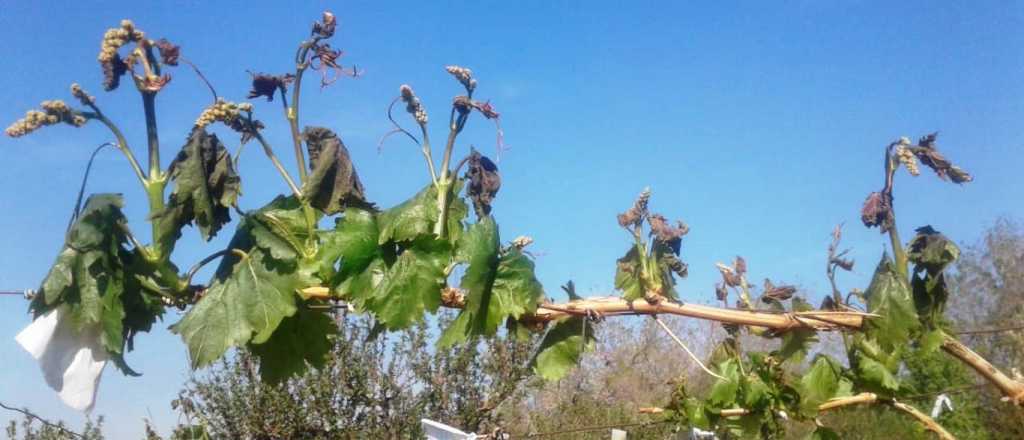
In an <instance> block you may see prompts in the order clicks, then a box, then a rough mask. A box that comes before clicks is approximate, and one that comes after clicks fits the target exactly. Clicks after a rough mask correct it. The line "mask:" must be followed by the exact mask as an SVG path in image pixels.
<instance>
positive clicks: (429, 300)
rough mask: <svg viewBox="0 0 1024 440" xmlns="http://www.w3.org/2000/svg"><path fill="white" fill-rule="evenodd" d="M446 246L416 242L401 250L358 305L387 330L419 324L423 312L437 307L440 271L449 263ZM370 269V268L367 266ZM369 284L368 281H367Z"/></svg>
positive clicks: (441, 272)
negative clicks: (369, 312)
mask: <svg viewBox="0 0 1024 440" xmlns="http://www.w3.org/2000/svg"><path fill="white" fill-rule="evenodd" d="M449 246H450V245H449V244H448V243H447V242H444V241H440V240H432V239H430V240H420V241H417V242H416V243H414V244H413V246H412V247H410V248H407V249H404V250H403V251H402V252H401V253H400V254H399V255H398V257H397V258H396V260H395V263H394V264H393V265H391V266H390V267H388V268H387V270H386V271H384V273H383V276H382V277H381V278H380V280H379V282H377V283H375V286H374V288H373V294H372V296H371V297H369V298H367V299H365V300H364V301H363V302H362V306H363V308H365V309H366V310H369V311H371V312H373V314H374V316H376V317H377V320H378V321H380V323H381V324H383V325H384V326H385V327H386V328H387V329H388V330H397V329H402V328H406V327H408V326H409V325H411V324H413V323H416V322H419V321H422V320H423V313H424V311H429V312H431V313H433V312H435V311H437V308H438V307H440V306H441V288H443V287H444V283H445V275H444V270H445V267H446V266H447V265H448V262H449V260H450V259H451V249H450V247H449ZM370 268H371V269H376V268H373V266H372V263H371V267H370ZM371 283H372V281H371Z"/></svg>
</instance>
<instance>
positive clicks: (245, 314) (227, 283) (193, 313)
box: [171, 222, 309, 368]
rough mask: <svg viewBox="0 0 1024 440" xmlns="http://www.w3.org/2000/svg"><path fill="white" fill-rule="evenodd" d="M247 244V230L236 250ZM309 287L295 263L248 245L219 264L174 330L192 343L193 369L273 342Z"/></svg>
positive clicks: (234, 242) (235, 244)
mask: <svg viewBox="0 0 1024 440" xmlns="http://www.w3.org/2000/svg"><path fill="white" fill-rule="evenodd" d="M246 223H248V222H246ZM243 226H244V225H243ZM246 242H249V243H251V242H252V238H251V236H249V234H248V230H247V229H245V228H244V227H243V228H241V229H240V230H239V231H238V233H236V235H235V239H233V240H232V248H233V249H243V248H245V243H246ZM307 285H309V279H307V278H304V277H303V276H302V274H301V273H300V271H299V270H298V267H297V264H295V262H294V261H293V262H291V264H288V262H281V261H275V260H273V259H272V258H271V257H270V256H269V255H268V254H267V253H265V252H264V251H263V250H261V248H259V247H254V246H250V247H249V253H248V254H246V255H244V256H236V255H232V256H230V257H225V258H224V259H223V260H221V265H220V267H219V268H218V271H217V276H216V277H215V279H214V281H213V283H211V284H210V286H209V288H207V289H206V292H205V293H204V294H203V297H202V298H201V299H200V300H199V302H197V303H196V305H195V306H193V307H192V309H191V310H189V312H188V314H186V315H185V317H184V318H182V320H181V321H179V322H178V323H176V324H174V325H173V326H171V330H172V331H173V332H175V333H178V334H180V335H181V337H182V339H184V341H185V343H186V344H187V345H188V348H189V358H190V359H191V363H192V368H200V367H203V366H206V365H209V364H210V363H211V362H213V361H215V360H217V359H218V358H220V357H221V356H223V355H224V353H225V352H226V351H227V349H228V348H231V347H241V346H244V345H245V344H247V343H249V342H252V343H255V344H259V343H262V342H264V341H266V340H267V339H269V338H270V337H271V335H272V334H273V333H274V330H275V329H276V328H277V327H278V325H279V324H280V323H281V321H282V320H283V319H284V318H287V317H289V316H292V315H293V314H294V313H295V310H296V306H295V300H296V297H297V293H296V291H297V290H298V289H300V288H302V287H306V286H307Z"/></svg>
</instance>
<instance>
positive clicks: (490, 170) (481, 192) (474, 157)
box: [466, 150, 501, 217]
mask: <svg viewBox="0 0 1024 440" xmlns="http://www.w3.org/2000/svg"><path fill="white" fill-rule="evenodd" d="M468 165H469V169H468V170H467V171H466V180H467V181H468V182H469V185H468V186H466V195H467V196H469V198H470V199H471V200H473V207H474V209H476V215H477V217H485V216H487V215H490V213H491V203H492V202H493V201H494V196H495V195H497V194H498V190H499V189H501V174H499V173H498V166H497V165H495V164H494V162H491V160H490V159H488V158H487V157H486V156H484V155H481V154H480V152H478V151H476V150H472V151H471V152H470V154H469V161H468Z"/></svg>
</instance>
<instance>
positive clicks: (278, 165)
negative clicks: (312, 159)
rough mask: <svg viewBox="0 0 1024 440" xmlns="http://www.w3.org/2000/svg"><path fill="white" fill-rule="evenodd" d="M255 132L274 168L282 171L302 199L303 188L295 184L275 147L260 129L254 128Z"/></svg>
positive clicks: (292, 188)
mask: <svg viewBox="0 0 1024 440" xmlns="http://www.w3.org/2000/svg"><path fill="white" fill-rule="evenodd" d="M250 123H251V122H250ZM253 133H254V134H253V137H254V138H256V140H257V141H258V142H259V143H260V145H262V146H263V152H264V153H265V154H266V155H267V157H268V158H269V159H270V162H271V163H273V164H274V168H277V172H278V173H281V177H283V178H284V181H285V182H286V183H288V188H291V190H292V193H293V194H295V197H298V198H299V200H302V190H300V189H299V187H298V186H295V181H294V180H292V176H291V175H289V174H288V170H286V169H285V168H284V165H281V161H280V160H277V155H275V154H274V149H273V148H271V146H270V144H269V143H267V140H266V139H264V138H263V135H262V134H260V132H259V131H258V130H253ZM302 169H305V168H302Z"/></svg>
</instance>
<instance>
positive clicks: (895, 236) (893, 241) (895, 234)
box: [882, 142, 909, 278]
mask: <svg viewBox="0 0 1024 440" xmlns="http://www.w3.org/2000/svg"><path fill="white" fill-rule="evenodd" d="M896 145H897V143H896V142H893V143H891V144H889V146H888V147H886V148H885V188H884V189H883V190H882V196H883V197H885V198H886V199H887V201H888V202H889V212H890V215H891V216H892V225H890V227H889V231H888V232H889V244H890V245H891V246H892V254H893V258H894V259H895V260H896V272H897V273H899V274H900V276H902V277H903V278H907V277H909V270H908V268H907V266H908V263H907V253H906V251H904V249H903V242H902V241H901V240H900V233H899V230H898V228H897V225H896V208H895V206H894V205H895V203H894V200H895V199H894V198H893V194H892V193H893V187H894V185H895V178H896V170H897V169H898V167H899V162H897V159H896V157H895V156H894V155H893V148H894V147H895V146H896Z"/></svg>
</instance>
